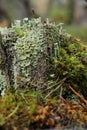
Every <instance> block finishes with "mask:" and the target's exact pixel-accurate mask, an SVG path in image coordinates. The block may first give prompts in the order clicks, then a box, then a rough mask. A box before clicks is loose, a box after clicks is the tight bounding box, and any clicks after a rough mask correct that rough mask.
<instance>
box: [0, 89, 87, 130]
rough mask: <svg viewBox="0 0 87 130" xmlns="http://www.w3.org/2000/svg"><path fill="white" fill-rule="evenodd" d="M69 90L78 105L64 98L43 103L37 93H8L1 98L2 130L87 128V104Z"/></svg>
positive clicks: (0, 115)
mask: <svg viewBox="0 0 87 130" xmlns="http://www.w3.org/2000/svg"><path fill="white" fill-rule="evenodd" d="M69 89H70V91H71V92H72V93H73V94H74V95H75V96H77V98H78V101H76V100H73V99H72V100H69V99H64V98H63V97H62V96H60V97H57V96H56V97H54V98H52V97H50V98H48V99H46V100H43V99H41V98H40V97H39V96H40V95H39V94H38V93H37V92H36V91H25V90H21V91H19V92H17V93H15V94H14V93H11V92H7V93H6V94H5V96H4V97H1V98H0V130H36V129H39V130H42V129H57V130H65V129H70V128H73V130H74V128H75V127H77V128H78V127H79V128H78V130H80V128H81V130H82V129H83V128H86V127H87V100H86V99H84V98H83V96H81V95H80V94H79V93H77V92H76V91H75V90H74V89H73V88H72V87H69ZM75 130H76V128H75Z"/></svg>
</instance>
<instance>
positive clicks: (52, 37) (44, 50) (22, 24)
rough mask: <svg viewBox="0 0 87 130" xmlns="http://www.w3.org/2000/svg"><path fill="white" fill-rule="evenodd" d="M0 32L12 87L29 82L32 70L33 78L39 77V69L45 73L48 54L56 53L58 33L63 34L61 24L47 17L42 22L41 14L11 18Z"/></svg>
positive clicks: (54, 55) (56, 55)
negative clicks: (21, 19)
mask: <svg viewBox="0 0 87 130" xmlns="http://www.w3.org/2000/svg"><path fill="white" fill-rule="evenodd" d="M1 33H2V44H3V46H4V49H5V53H6V54H5V55H6V64H7V65H6V67H7V68H8V76H9V77H10V85H11V86H15V88H17V87H18V86H20V85H19V84H21V85H22V86H23V84H26V83H27V82H28V83H29V82H30V81H31V79H32V76H33V78H34V76H35V74H37V78H36V79H35V80H38V79H39V78H40V77H41V74H40V72H39V70H40V69H42V71H43V72H42V73H45V71H44V70H45V69H46V67H47V65H48V64H49V62H50V61H51V60H52V58H53V57H58V56H59V46H60V44H61V43H64V42H65V39H64V38H63V37H61V36H62V35H63V34H65V32H63V28H62V24H59V25H55V23H50V22H49V20H47V21H46V23H42V21H41V18H38V19H32V20H28V19H27V18H25V19H24V20H23V21H20V20H17V21H14V23H13V24H12V26H11V28H7V29H3V30H1ZM42 59H43V61H42ZM41 62H42V63H41ZM43 63H44V70H43V67H42V66H43ZM42 75H44V74H42ZM0 77H1V76H0ZM0 79H1V78H0ZM19 79H20V81H19ZM20 82H21V83H20ZM1 86H2V87H3V85H1Z"/></svg>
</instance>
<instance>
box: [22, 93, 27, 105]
mask: <svg viewBox="0 0 87 130" xmlns="http://www.w3.org/2000/svg"><path fill="white" fill-rule="evenodd" d="M20 95H21V97H22V98H23V99H24V101H25V102H26V104H29V103H28V101H27V100H26V98H25V97H24V95H23V94H22V93H20Z"/></svg>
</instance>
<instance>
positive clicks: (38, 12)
mask: <svg viewBox="0 0 87 130" xmlns="http://www.w3.org/2000/svg"><path fill="white" fill-rule="evenodd" d="M34 12H35V13H34ZM39 16H40V17H42V18H43V19H44V18H46V17H47V18H50V19H51V20H54V21H55V22H56V23H60V22H62V23H64V24H65V28H66V30H67V31H68V32H69V33H71V34H72V35H73V36H75V37H77V38H80V39H81V40H82V41H83V42H84V43H86V42H87V36H86V35H87V3H86V1H85V0H0V27H5V26H9V25H10V23H11V22H12V21H13V20H14V19H23V18H25V17H28V18H29V19H31V18H32V17H35V18H37V17H39Z"/></svg>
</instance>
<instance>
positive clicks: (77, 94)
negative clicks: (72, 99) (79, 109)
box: [69, 86, 87, 104]
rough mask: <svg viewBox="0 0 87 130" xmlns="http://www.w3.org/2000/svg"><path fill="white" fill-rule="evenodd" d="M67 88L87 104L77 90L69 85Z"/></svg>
mask: <svg viewBox="0 0 87 130" xmlns="http://www.w3.org/2000/svg"><path fill="white" fill-rule="evenodd" d="M69 89H70V90H71V91H72V92H73V93H74V94H75V95H76V96H77V97H79V98H80V99H81V100H82V101H83V102H84V103H85V104H87V100H86V99H85V98H84V97H83V96H81V95H80V94H79V93H78V92H76V91H75V90H74V89H73V88H72V87H71V86H69Z"/></svg>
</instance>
